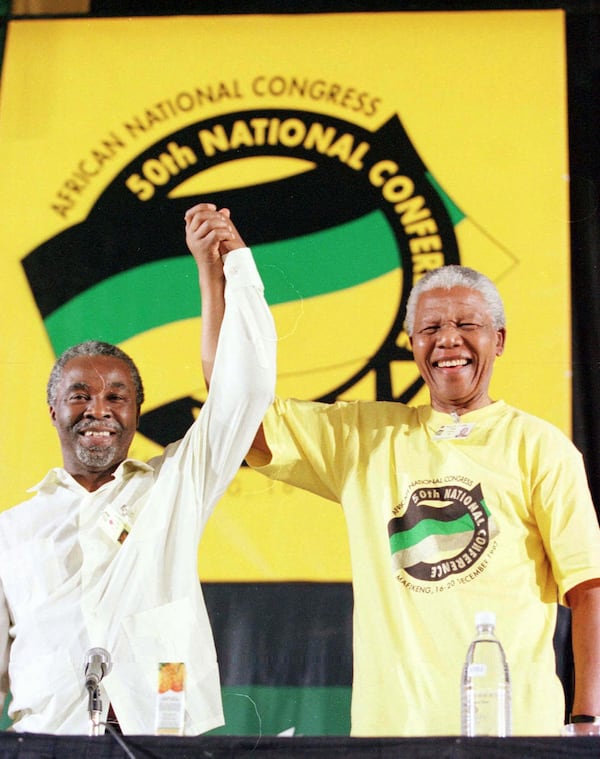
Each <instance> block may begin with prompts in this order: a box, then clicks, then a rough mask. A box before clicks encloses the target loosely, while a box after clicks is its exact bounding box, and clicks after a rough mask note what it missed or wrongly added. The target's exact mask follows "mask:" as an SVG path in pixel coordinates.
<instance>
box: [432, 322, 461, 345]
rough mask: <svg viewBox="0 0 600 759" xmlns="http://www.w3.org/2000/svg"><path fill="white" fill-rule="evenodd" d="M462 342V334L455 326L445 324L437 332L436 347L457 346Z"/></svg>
mask: <svg viewBox="0 0 600 759" xmlns="http://www.w3.org/2000/svg"><path fill="white" fill-rule="evenodd" d="M461 341H462V334H461V331H460V329H459V328H458V327H457V325H456V324H453V323H452V322H446V323H445V324H441V325H440V327H439V329H438V331H437V343H438V345H446V346H447V345H457V344H458V343H460V342H461Z"/></svg>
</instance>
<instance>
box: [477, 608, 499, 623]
mask: <svg viewBox="0 0 600 759" xmlns="http://www.w3.org/2000/svg"><path fill="white" fill-rule="evenodd" d="M475 625H476V626H477V627H479V626H480V625H492V627H495V626H496V612H493V611H478V612H477V614H476V615H475Z"/></svg>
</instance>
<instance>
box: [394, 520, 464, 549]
mask: <svg viewBox="0 0 600 759" xmlns="http://www.w3.org/2000/svg"><path fill="white" fill-rule="evenodd" d="M472 530H473V520H472V519H471V517H470V516H469V515H468V514H464V515H463V516H462V517H460V518H459V519H454V520H453V521H452V522H439V521H438V520H437V519H423V521H421V522H419V524H417V525H415V526H414V527H413V528H412V529H411V530H406V531H404V532H396V533H394V534H393V535H391V536H390V548H391V550H392V553H396V551H404V550H406V549H407V548H411V547H412V546H415V545H417V543H420V542H421V540H424V539H425V538H428V537H429V536H430V535H457V534H458V533H460V532H471V531H472Z"/></svg>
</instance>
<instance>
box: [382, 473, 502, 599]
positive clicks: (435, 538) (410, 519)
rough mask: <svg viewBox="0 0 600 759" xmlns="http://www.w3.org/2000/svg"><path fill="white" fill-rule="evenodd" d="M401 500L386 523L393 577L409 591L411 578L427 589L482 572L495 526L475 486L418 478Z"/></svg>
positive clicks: (471, 577) (447, 480) (440, 587)
mask: <svg viewBox="0 0 600 759" xmlns="http://www.w3.org/2000/svg"><path fill="white" fill-rule="evenodd" d="M462 479H463V480H464V478H462ZM405 502H406V503H407V504H408V506H407V508H406V510H405V511H404V513H403V514H402V515H401V516H395V517H393V518H392V519H391V520H390V522H389V523H388V534H389V539H390V549H391V553H392V563H393V568H394V575H395V577H396V578H397V579H398V580H399V581H400V582H402V583H403V584H404V585H406V586H407V587H409V588H414V589H417V586H415V585H414V584H413V583H412V581H411V580H417V581H420V582H421V583H422V582H425V583H433V584H435V585H432V586H430V588H431V590H433V589H434V588H435V589H436V590H437V589H442V586H444V587H449V586H448V584H447V581H448V579H454V580H455V581H456V582H459V583H462V582H466V581H471V580H473V579H474V578H475V577H476V576H477V575H478V574H481V572H484V571H485V568H486V566H487V564H488V561H489V557H490V555H491V553H493V550H494V545H493V543H492V541H493V538H495V537H496V535H497V534H498V528H497V526H496V523H495V521H494V519H493V517H492V515H491V513H490V510H489V508H488V506H487V504H486V502H485V498H484V496H483V491H482V488H481V485H480V484H473V483H469V484H465V482H464V481H463V482H461V483H458V482H457V481H456V480H455V479H454V478H445V480H444V482H443V483H442V482H441V481H439V480H438V481H435V482H428V483H423V482H419V483H415V484H413V485H412V486H411V489H410V490H409V492H408V495H407V498H406V501H405ZM399 510H400V507H397V509H395V511H399ZM454 584H455V583H452V585H454ZM438 586H439V587H438ZM419 590H422V587H419Z"/></svg>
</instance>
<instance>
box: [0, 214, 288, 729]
mask: <svg viewBox="0 0 600 759" xmlns="http://www.w3.org/2000/svg"><path fill="white" fill-rule="evenodd" d="M185 221H186V241H187V244H188V247H189V249H190V251H191V253H192V255H193V256H194V259H195V260H196V263H197V266H198V272H199V280H200V289H201V295H202V304H203V324H202V366H203V371H204V374H205V378H206V381H207V384H208V383H209V382H210V380H211V377H212V378H214V389H213V388H212V384H211V389H210V391H209V393H208V398H207V401H206V403H205V404H204V406H203V408H202V411H201V413H200V414H199V416H198V419H197V420H196V421H195V422H194V423H193V424H192V426H191V427H190V429H189V430H188V432H187V433H186V435H185V437H184V438H183V439H182V440H180V441H178V442H176V443H172V444H171V445H169V446H167V448H166V449H165V451H164V453H163V455H161V456H159V457H156V458H154V459H152V460H150V461H149V462H148V463H144V462H141V461H136V460H132V459H129V458H127V455H128V450H129V446H130V444H131V442H132V440H133V437H134V434H135V431H136V428H137V423H138V419H139V413H140V405H141V403H142V401H143V387H142V383H141V380H140V378H139V374H138V372H137V369H136V368H135V365H134V364H133V362H132V361H131V359H130V358H129V357H128V356H126V355H125V354H123V352H122V351H120V350H119V349H118V348H116V347H115V346H111V345H108V344H106V343H98V342H94V341H90V342H88V343H84V344H82V345H80V346H75V347H74V348H73V349H70V350H69V351H67V352H66V353H65V354H63V358H61V359H59V360H58V361H57V363H56V365H55V367H54V369H53V371H52V374H51V377H50V381H49V383H48V403H49V410H50V416H51V420H52V423H53V424H54V426H55V427H56V430H57V433H58V436H59V439H60V444H61V450H62V455H63V464H64V466H63V467H57V468H55V469H52V470H51V471H50V472H49V473H48V474H47V475H46V477H45V478H44V479H43V480H42V482H41V483H40V484H39V485H37V486H36V487H35V488H33V490H35V491H37V493H36V495H35V496H34V497H33V498H31V499H30V500H29V501H26V502H24V503H22V504H20V505H18V506H16V507H14V508H13V509H10V510H8V511H6V512H5V513H3V514H2V515H0V697H1V698H2V699H4V697H5V696H6V695H7V692H8V690H9V689H10V692H11V695H12V701H11V704H10V711H9V716H10V717H11V719H12V720H13V729H15V730H17V731H27V732H46V733H66V734H68V733H71V734H74V733H88V731H89V728H90V715H89V712H88V705H89V702H88V692H87V690H86V687H85V678H84V660H85V656H86V652H89V651H90V649H92V648H96V647H101V648H104V649H105V650H106V651H107V652H109V654H110V657H111V662H112V668H111V670H110V672H109V673H108V674H106V675H105V676H104V678H103V679H102V680H101V682H100V685H99V695H100V696H101V699H100V700H101V703H102V706H103V712H102V715H101V721H102V722H104V720H105V719H106V714H107V710H108V707H109V705H110V706H111V708H112V710H113V711H114V713H115V714H116V717H117V719H118V721H119V724H120V728H121V730H122V731H123V732H124V733H129V734H142V733H153V732H154V730H155V704H156V693H157V690H158V670H159V664H160V663H164V662H183V663H184V664H185V669H186V680H185V703H186V714H185V728H184V733H185V734H186V735H195V734H198V733H201V732H204V731H206V730H210V729H212V728H214V727H217V726H218V725H221V724H223V712H222V705H221V695H220V682H219V675H218V665H217V660H216V653H215V648H214V643H213V639H212V633H211V630H210V624H209V620H208V617H207V613H206V608H205V604H204V600H203V597H202V592H201V589H200V584H199V581H198V575H197V549H198V543H199V540H200V536H201V534H202V532H203V529H204V526H205V524H206V521H207V520H208V517H209V516H210V514H211V512H212V509H213V507H214V506H215V504H216V502H217V501H218V499H219V498H220V496H221V495H222V494H223V492H224V491H225V489H226V488H227V486H228V485H229V483H230V481H231V479H232V478H233V477H234V475H235V473H236V472H237V470H238V467H239V466H240V464H241V462H242V460H243V457H244V455H245V454H246V452H247V450H248V449H249V447H250V444H251V442H252V439H253V437H254V435H255V433H256V430H257V428H258V425H259V423H260V421H261V419H262V417H263V415H264V413H265V410H266V408H267V407H268V405H269V404H270V402H271V400H272V397H273V392H274V384H275V346H276V338H275V331H274V327H273V321H272V317H271V314H270V312H269V310H268V307H267V305H266V302H265V300H264V297H263V286H262V281H261V279H260V276H259V274H258V272H257V270H256V267H255V265H254V261H253V259H252V255H251V253H250V251H249V249H247V248H246V247H245V246H244V243H243V241H242V239H241V238H240V236H239V234H238V232H237V230H236V229H235V226H234V225H233V224H232V222H231V220H230V218H229V212H228V211H227V210H223V209H222V210H220V211H219V210H217V208H216V206H214V205H212V204H199V205H197V206H194V207H193V208H191V209H190V210H189V211H188V212H187V213H186V217H185ZM223 294H224V298H223ZM215 302H217V303H218V304H219V305H218V306H217V307H215V305H214V304H215ZM221 317H222V318H223V323H222V327H221V324H220V322H221ZM219 329H220V337H219V339H218V344H217V343H216V341H215V340H214V339H213V338H214V334H215V330H216V332H217V333H218V331H219ZM215 345H216V350H215ZM100 732H102V729H100Z"/></svg>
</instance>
